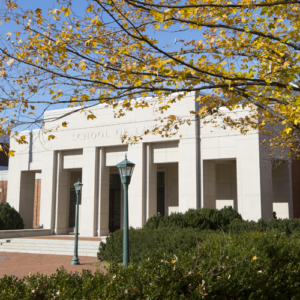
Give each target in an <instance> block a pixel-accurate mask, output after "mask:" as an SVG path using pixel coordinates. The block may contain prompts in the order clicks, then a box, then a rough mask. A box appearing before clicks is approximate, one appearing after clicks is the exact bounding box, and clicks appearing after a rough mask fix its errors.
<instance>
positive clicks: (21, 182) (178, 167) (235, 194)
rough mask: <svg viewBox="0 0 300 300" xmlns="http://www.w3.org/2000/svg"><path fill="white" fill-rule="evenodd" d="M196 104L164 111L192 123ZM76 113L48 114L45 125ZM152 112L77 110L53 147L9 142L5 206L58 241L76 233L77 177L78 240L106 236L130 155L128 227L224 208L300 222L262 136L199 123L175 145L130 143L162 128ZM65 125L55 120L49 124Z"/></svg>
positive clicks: (116, 219)
mask: <svg viewBox="0 0 300 300" xmlns="http://www.w3.org/2000/svg"><path fill="white" fill-rule="evenodd" d="M194 100H195V94H190V95H189V96H187V97H185V98H184V99H182V100H181V101H180V102H177V103H176V104H172V106H171V108H170V109H169V110H168V111H167V112H166V114H174V115H180V116H183V117H189V116H190V114H189V112H190V111H191V110H195V109H197V108H198V107H197V105H198V104H197V102H195V101H194ZM153 103H154V102H153ZM68 111H71V109H61V110H56V111H50V112H47V113H45V119H50V118H54V119H55V117H57V116H59V115H62V114H65V113H67V112H68ZM154 111H155V109H154V106H153V105H150V107H149V108H144V109H136V110H133V111H132V112H127V113H126V116H124V117H121V118H114V114H113V109H112V108H108V107H105V106H103V105H99V106H97V107H95V108H93V113H94V114H95V116H96V119H94V120H87V117H86V115H85V113H79V112H77V113H74V114H70V115H68V116H66V117H65V118H64V119H63V121H66V122H67V123H68V126H67V127H66V128H65V127H60V128H59V129H58V130H57V131H55V132H54V133H51V134H54V135H55V136H56V138H55V139H54V140H51V141H47V138H46V137H45V136H43V135H41V134H40V132H39V131H33V132H32V137H31V138H28V140H29V141H30V142H29V144H28V145H18V144H17V143H15V142H14V141H11V148H12V149H14V150H15V151H16V153H15V156H14V157H13V158H11V159H10V162H9V171H8V188H7V202H9V203H10V204H11V205H12V206H14V207H15V208H16V209H17V210H18V211H19V212H20V214H21V215H22V217H23V219H24V222H25V228H33V219H34V216H35V214H39V218H38V220H39V221H38V223H39V224H36V225H38V226H39V227H42V228H45V229H51V232H52V233H53V234H68V233H69V232H70V231H72V230H73V226H74V224H75V223H74V217H75V192H74V189H73V188H74V186H73V185H74V183H75V182H76V181H77V180H78V179H79V180H80V181H81V182H82V183H83V189H82V193H81V204H80V215H79V223H80V224H79V232H80V235H81V236H106V235H108V233H109V232H110V231H114V230H116V229H118V228H120V227H122V225H121V224H122V203H123V197H122V187H121V184H120V181H119V175H118V171H117V168H116V165H117V163H119V162H120V161H122V160H123V159H124V155H125V153H127V156H128V159H129V160H130V161H132V162H134V163H135V164H136V166H135V169H134V172H133V176H132V179H131V183H130V186H129V225H130V226H133V227H142V226H143V225H144V224H145V222H146V221H147V219H148V218H149V217H151V216H153V215H155V214H157V213H161V214H169V213H171V212H185V211H186V210H188V209H189V208H201V207H213V208H221V207H223V206H225V205H232V206H233V207H234V209H236V210H237V211H238V212H239V213H241V215H242V216H243V218H244V219H249V220H258V219H260V218H264V219H270V218H272V212H273V210H275V211H276V212H277V215H278V216H279V217H282V218H285V217H287V218H289V217H293V202H292V179H291V165H290V164H283V165H282V166H280V167H277V168H276V169H274V168H272V159H271V157H270V156H269V155H268V151H267V150H265V149H264V148H263V147H262V146H261V145H260V142H261V140H262V139H263V138H264V137H263V136H260V135H258V134H257V132H255V131H253V132H249V133H248V134H247V135H242V134H241V133H240V132H239V131H238V130H231V129H229V128H228V129H221V128H214V127H212V125H204V126H202V125H203V124H201V123H200V121H194V122H192V124H191V125H190V126H188V125H183V126H182V127H181V128H180V130H179V133H178V134H177V135H175V136H173V137H171V138H162V137H160V136H154V135H147V136H145V137H144V138H143V140H142V141H141V142H139V143H138V144H136V145H133V146H127V145H124V144H122V143H121V140H120V136H121V135H122V134H124V132H128V134H129V135H130V134H140V133H142V132H143V131H145V130H146V129H148V128H149V127H151V126H153V125H154V124H156V122H155V121H154V120H155V118H156V113H155V112H154ZM227 113H229V112H227ZM230 114H235V116H239V115H245V114H246V112H245V111H236V112H234V113H233V112H230ZM201 122H203V121H201ZM61 123H62V120H59V121H53V122H52V123H51V127H52V128H55V127H56V126H59V125H61ZM48 126H49V125H48ZM26 134H27V135H28V136H29V135H30V133H29V132H28V133H26ZM180 135H182V138H179V136H180ZM36 179H40V183H41V188H40V204H39V206H35V204H34V202H35V200H34V199H35V189H36ZM37 207H38V211H37ZM36 220H37V218H35V222H37V221H36Z"/></svg>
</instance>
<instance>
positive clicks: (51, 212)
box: [40, 151, 56, 234]
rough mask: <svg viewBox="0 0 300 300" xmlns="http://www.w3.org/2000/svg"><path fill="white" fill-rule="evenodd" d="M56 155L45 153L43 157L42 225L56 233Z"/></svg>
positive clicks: (50, 152)
mask: <svg viewBox="0 0 300 300" xmlns="http://www.w3.org/2000/svg"><path fill="white" fill-rule="evenodd" d="M55 174H56V154H55V152H54V151H47V152H46V151H45V152H44V153H43V157H42V174H41V203H40V205H41V207H40V225H41V226H42V227H43V228H44V229H51V234H53V233H54V218H55Z"/></svg>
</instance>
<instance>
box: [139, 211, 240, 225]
mask: <svg viewBox="0 0 300 300" xmlns="http://www.w3.org/2000/svg"><path fill="white" fill-rule="evenodd" d="M232 220H242V216H241V215H240V214H239V213H238V212H237V211H235V210H234V209H232V207H225V208H222V209H220V210H217V209H212V208H202V209H189V210H188V211H187V212H185V213H184V214H182V213H175V214H171V215H170V216H164V217H163V216H160V215H158V216H153V217H151V218H149V220H148V221H147V223H146V224H145V226H144V228H145V229H157V228H162V227H164V228H165V227H171V228H186V227H190V228H197V229H201V230H203V229H212V230H217V229H220V228H222V229H223V230H226V228H227V227H228V225H229V224H230V222H231V221H232Z"/></svg>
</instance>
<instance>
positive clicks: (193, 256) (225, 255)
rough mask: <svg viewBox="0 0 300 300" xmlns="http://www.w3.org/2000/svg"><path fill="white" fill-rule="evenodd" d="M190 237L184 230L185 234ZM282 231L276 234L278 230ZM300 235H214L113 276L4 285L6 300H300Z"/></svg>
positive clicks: (9, 280)
mask: <svg viewBox="0 0 300 300" xmlns="http://www.w3.org/2000/svg"><path fill="white" fill-rule="evenodd" d="M182 231H184V230H182ZM273 231H276V229H273ZM299 247H300V235H299V234H295V233H293V234H292V235H291V236H290V237H289V236H288V235H286V234H280V232H278V231H277V232H276V233H274V232H271V231H269V232H267V233H258V232H256V233H243V234H238V235H229V234H223V233H220V232H214V233H213V234H211V235H210V238H209V239H204V240H203V241H201V243H200V244H199V245H198V246H197V247H195V248H193V249H190V250H189V251H187V252H181V253H180V252H174V253H170V254H166V253H161V252H159V251H156V252H155V253H154V254H153V255H152V256H151V257H149V258H147V259H144V260H142V261H141V262H140V263H134V264H132V263H131V264H130V265H129V266H128V267H127V268H123V267H122V266H121V265H113V267H112V268H111V269H110V270H108V273H107V274H106V275H105V274H102V273H100V272H96V273H95V274H94V275H93V274H91V272H90V271H83V273H82V274H78V273H75V274H74V273H73V274H72V273H70V274H69V273H67V272H66V271H65V270H64V269H61V270H58V271H57V272H56V274H53V275H51V277H47V276H43V275H40V274H37V275H32V276H28V277H25V278H24V279H17V278H15V277H13V276H4V278H1V279H0V299H4V300H10V299H21V300H25V299H26V300H27V299H28V300H29V299H116V300H119V299H120V300H121V299H122V300H123V299H125V300H127V299H175V300H177V299H209V300H210V299H240V300H244V299H245V300H246V299H247V300H248V299H265V300H267V299H278V300H279V299H280V300H281V299H283V300H290V299H291V300H296V299H300V284H299V274H300V252H299Z"/></svg>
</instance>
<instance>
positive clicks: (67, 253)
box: [0, 248, 97, 257]
mask: <svg viewBox="0 0 300 300" xmlns="http://www.w3.org/2000/svg"><path fill="white" fill-rule="evenodd" d="M0 252H15V253H33V254H53V255H73V254H74V251H47V250H33V249H27V250H24V249H1V248H0ZM78 256H79V257H80V256H90V257H97V252H82V251H79V250H78Z"/></svg>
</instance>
